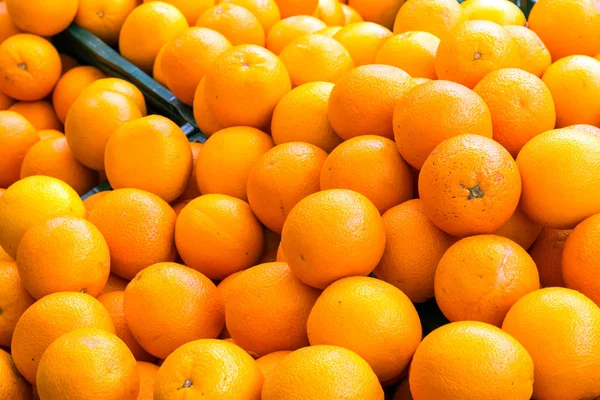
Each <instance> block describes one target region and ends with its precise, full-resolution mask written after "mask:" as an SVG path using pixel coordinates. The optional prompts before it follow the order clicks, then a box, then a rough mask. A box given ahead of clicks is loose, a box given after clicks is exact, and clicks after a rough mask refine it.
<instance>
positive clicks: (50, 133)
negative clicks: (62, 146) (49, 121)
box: [37, 129, 65, 140]
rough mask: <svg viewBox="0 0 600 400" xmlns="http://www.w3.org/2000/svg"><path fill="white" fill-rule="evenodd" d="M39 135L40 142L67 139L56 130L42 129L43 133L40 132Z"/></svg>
mask: <svg viewBox="0 0 600 400" xmlns="http://www.w3.org/2000/svg"><path fill="white" fill-rule="evenodd" d="M37 134H38V136H39V138H40V140H46V139H60V138H64V137H65V134H64V133H62V132H60V131H57V130H54V129H42V130H41V131H38V132H37Z"/></svg>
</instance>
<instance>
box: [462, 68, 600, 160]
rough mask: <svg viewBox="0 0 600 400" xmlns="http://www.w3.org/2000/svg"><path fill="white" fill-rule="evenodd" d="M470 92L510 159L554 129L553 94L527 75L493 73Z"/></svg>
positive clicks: (505, 71) (512, 70)
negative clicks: (479, 102) (481, 105)
mask: <svg viewBox="0 0 600 400" xmlns="http://www.w3.org/2000/svg"><path fill="white" fill-rule="evenodd" d="M599 64H600V63H599ZM473 91H474V92H475V93H477V94H478V95H480V96H481V98H483V100H484V101H485V103H486V104H487V105H488V107H489V109H490V113H491V114H492V124H493V127H494V133H493V136H494V140H495V141H497V142H498V143H500V144H501V145H502V146H504V148H505V149H506V150H508V152H509V153H510V154H511V155H512V156H513V157H516V156H517V154H519V151H520V150H521V148H523V146H525V143H527V142H528V141H530V140H531V139H532V138H533V137H535V136H537V135H539V134H540V133H543V132H546V131H548V130H551V129H554V125H555V124H556V111H555V110H554V100H553V99H552V94H551V93H550V90H548V87H547V86H546V85H545V84H544V82H542V80H541V79H540V78H538V77H537V76H535V75H533V74H531V73H529V72H525V71H523V70H521V69H517V68H503V69H499V70H497V71H493V72H491V73H489V74H488V75H486V76H485V77H484V78H483V79H482V80H481V81H480V82H479V83H478V84H477V86H475V88H474V89H473Z"/></svg>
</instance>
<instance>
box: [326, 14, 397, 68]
mask: <svg viewBox="0 0 600 400" xmlns="http://www.w3.org/2000/svg"><path fill="white" fill-rule="evenodd" d="M391 37H392V31H390V30H389V29H387V28H385V27H383V26H381V25H377V24H375V23H373V22H355V23H353V24H350V25H346V26H345V27H343V28H342V29H341V30H340V31H339V32H338V33H336V34H335V35H334V36H333V38H334V39H335V40H337V41H338V42H340V43H341V44H342V45H344V47H346V48H347V49H348V51H349V52H350V55H351V56H352V59H353V60H354V65H355V66H357V67H359V66H361V65H366V64H375V58H376V57H377V53H378V52H379V49H381V46H382V45H383V44H384V43H385V42H386V41H387V40H388V39H389V38H391Z"/></svg>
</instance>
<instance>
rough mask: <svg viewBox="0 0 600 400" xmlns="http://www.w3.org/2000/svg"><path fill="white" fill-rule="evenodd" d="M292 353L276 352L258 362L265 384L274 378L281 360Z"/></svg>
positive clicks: (285, 351)
mask: <svg viewBox="0 0 600 400" xmlns="http://www.w3.org/2000/svg"><path fill="white" fill-rule="evenodd" d="M290 353H291V351H289V350H282V351H276V352H273V353H270V354H267V355H265V356H262V357H260V358H259V359H257V360H256V365H258V368H260V372H262V374H263V378H264V379H265V382H266V381H267V379H270V378H271V376H273V374H274V373H275V370H276V369H277V366H278V365H279V363H280V362H281V360H283V359H284V358H285V357H286V356H287V355H288V354H290Z"/></svg>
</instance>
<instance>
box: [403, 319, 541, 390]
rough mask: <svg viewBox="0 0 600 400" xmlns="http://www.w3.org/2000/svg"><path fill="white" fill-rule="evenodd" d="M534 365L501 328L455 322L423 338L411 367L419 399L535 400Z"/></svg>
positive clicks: (523, 349)
mask: <svg viewBox="0 0 600 400" xmlns="http://www.w3.org/2000/svg"><path fill="white" fill-rule="evenodd" d="M533 376H534V364H533V361H532V359H531V357H530V356H529V354H528V353H527V350H526V349H525V347H524V346H522V345H521V344H520V343H519V342H518V341H517V340H515V339H514V338H513V337H512V336H510V335H509V334H507V333H505V332H503V331H502V330H500V329H499V328H497V327H495V326H492V325H489V324H486V323H483V322H475V321H464V322H454V323H451V324H448V325H445V326H442V327H441V328H438V329H436V330H435V331H433V332H432V333H430V334H429V335H427V336H426V337H425V339H423V342H422V343H421V345H420V346H419V348H418V349H417V352H416V353H415V356H414V358H413V361H412V364H411V370H410V375H409V382H410V391H411V393H412V395H413V396H414V398H415V399H424V400H430V399H431V400H433V399H447V400H459V399H467V398H477V397H481V398H486V399H490V400H502V399H514V400H529V399H530V398H531V393H532V391H533V385H534V380H533Z"/></svg>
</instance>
